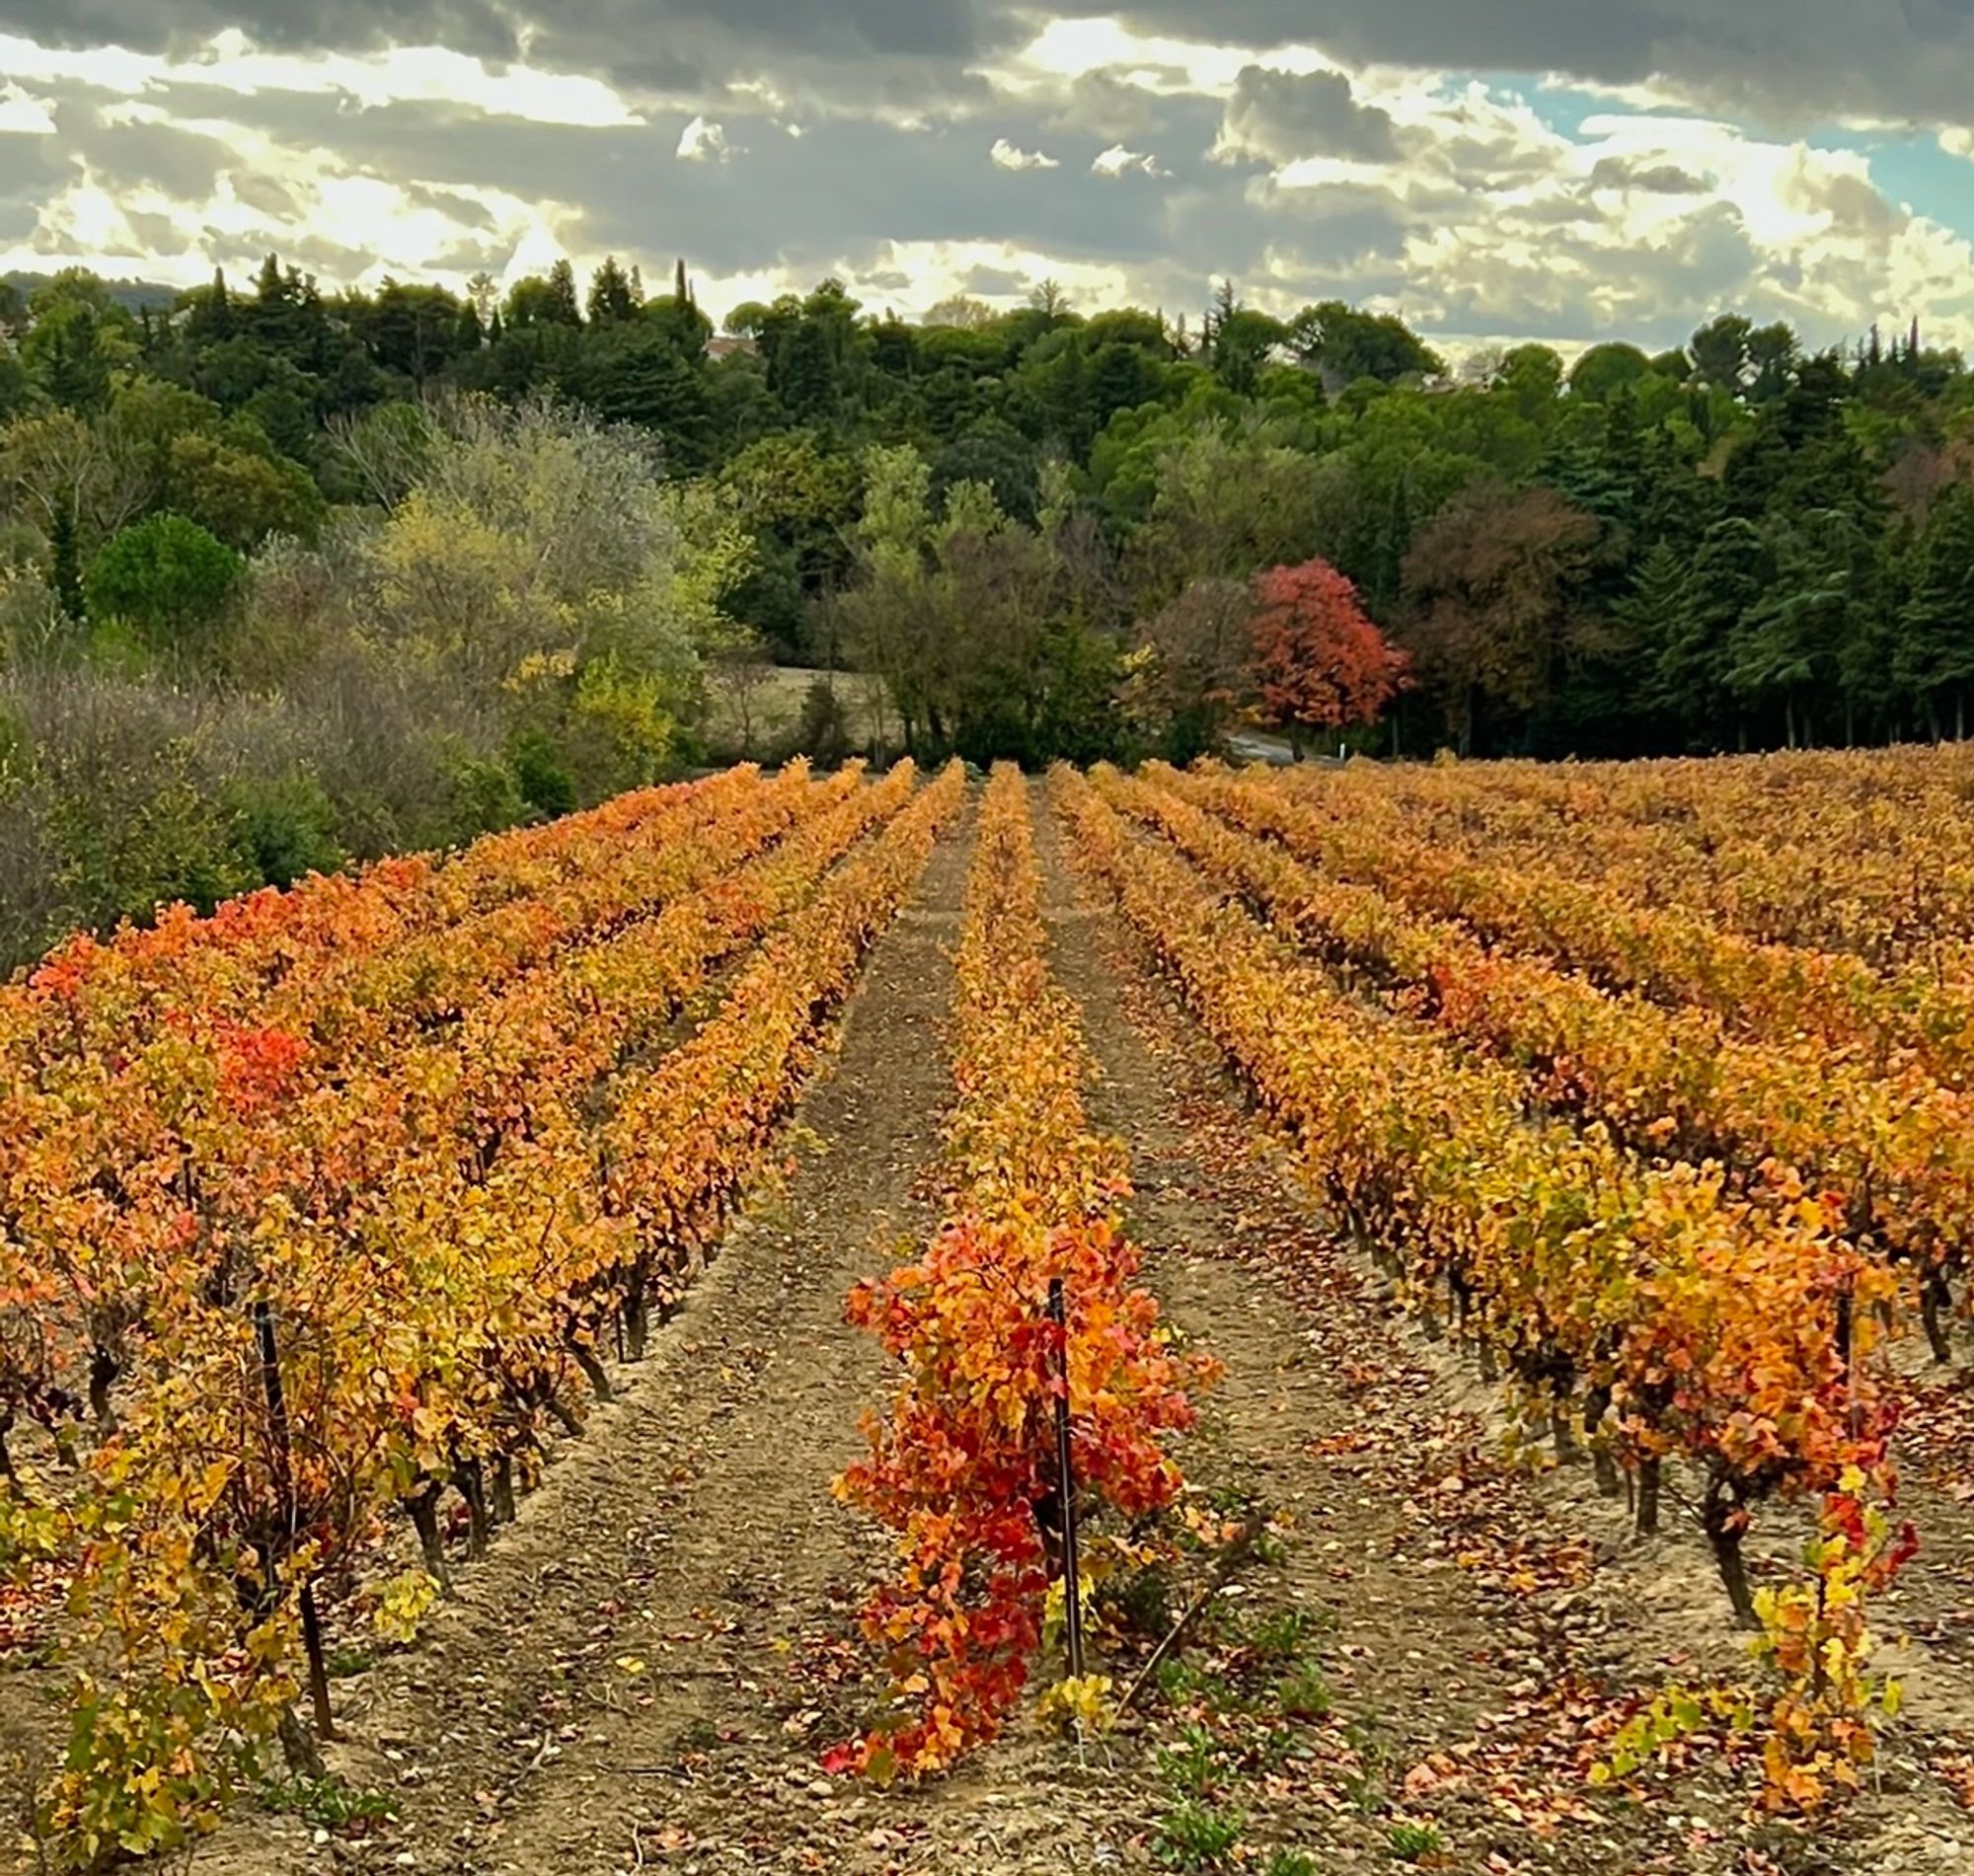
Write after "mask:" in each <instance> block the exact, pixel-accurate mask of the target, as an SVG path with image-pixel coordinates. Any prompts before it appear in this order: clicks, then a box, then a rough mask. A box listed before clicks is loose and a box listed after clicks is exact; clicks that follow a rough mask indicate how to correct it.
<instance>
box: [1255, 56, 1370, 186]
mask: <svg viewBox="0 0 1974 1876" xmlns="http://www.w3.org/2000/svg"><path fill="white" fill-rule="evenodd" d="M1225 141H1226V144H1227V146H1228V147H1229V148H1231V149H1236V150H1240V151H1243V152H1246V153H1248V154H1251V155H1253V156H1257V157H1259V158H1261V159H1262V160H1263V161H1265V162H1268V163H1271V164H1274V165H1276V166H1279V165H1281V164H1284V163H1293V162H1295V161H1296V159H1297V158H1299V157H1308V156H1333V157H1348V158H1352V159H1355V160H1357V161H1359V162H1364V163H1389V162H1393V161H1396V160H1397V157H1398V154H1399V143H1398V138H1397V136H1396V135H1395V134H1394V132H1393V129H1392V118H1391V113H1389V112H1385V111H1380V110H1379V109H1378V108H1377V107H1376V106H1374V105H1362V104H1359V103H1358V102H1357V99H1356V96H1355V94H1354V93H1353V92H1352V90H1351V87H1350V81H1349V79H1347V78H1346V77H1344V75H1343V74H1342V73H1341V72H1308V73H1299V72H1283V71H1274V70H1271V69H1269V68H1268V67H1266V66H1261V65H1249V66H1247V67H1245V68H1244V69H1243V70H1242V72H1241V74H1240V76H1239V77H1238V78H1237V79H1236V80H1235V84H1234V96H1233V97H1232V98H1230V99H1229V100H1228V102H1227V119H1226V132H1225Z"/></svg>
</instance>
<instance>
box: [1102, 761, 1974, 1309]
mask: <svg viewBox="0 0 1974 1876" xmlns="http://www.w3.org/2000/svg"><path fill="white" fill-rule="evenodd" d="M1146 777H1147V780H1146V782H1143V783H1138V782H1127V781H1125V780H1124V779H1123V778H1121V777H1112V778H1108V779H1104V778H1100V786H1101V788H1102V790H1103V792H1104V793H1105V796H1106V798H1108V799H1111V800H1113V801H1114V802H1115V803H1116V804H1117V805H1119V806H1121V807H1123V808H1124V809H1125V810H1126V811H1127V812H1129V813H1132V814H1134V815H1136V816H1138V817H1139V818H1141V819H1145V820H1147V821H1149V822H1150V823H1151V824H1152V825H1154V826H1156V827H1158V828H1159V829H1160V830H1161V831H1162V832H1163V833H1165V834H1166V835H1167V836H1168V837H1169V838H1171V839H1172V840H1173V841H1175V842H1176V843H1177V845H1178V846H1180V847H1181V848H1183V849H1184V851H1185V852H1186V853H1187V854H1188V855H1190V856H1191V857H1192V858H1193V859H1194V860H1196V861H1198V862H1199V863H1201V864H1203V865H1205V866H1206V867H1207V868H1208V869H1209V870H1210V871H1211V872H1213V873H1214V874H1215V875H1216V876H1217V877H1219V878H1222V879H1224V880H1226V881H1227V882H1228V883H1230V884H1231V885H1233V886H1235V887H1236V888H1237V889H1239V890H1240V891H1241V892H1242V893H1243V894H1244V895H1245V896H1246V897H1247V898H1248V899H1249V900H1250V901H1251V902H1253V904H1255V905H1256V906H1257V907H1258V908H1259V909H1260V910H1261V911H1262V912H1263V913H1264V914H1265V916H1266V917H1267V918H1268V920H1269V922H1270V923H1271V924H1272V925H1273V926H1274V927H1275V929H1276V930H1277V931H1278V932H1280V933H1281V934H1282V935H1283V936H1284V937H1285V938H1289V939H1291V940H1292V941H1293V942H1295V943H1297V944H1300V945H1302V946H1304V947H1306V948H1309V949H1312V950H1314V951H1316V952H1317V953H1318V954H1320V955H1321V956H1322V957H1323V958H1324V959H1325V960H1326V961H1327V962H1329V963H1330V964H1331V965H1333V966H1336V967H1340V968H1342V969H1344V970H1346V971H1348V972H1350V973H1352V974H1353V975H1356V976H1359V977H1362V978H1365V979H1367V980H1368V981H1369V983H1370V984H1371V985H1372V986H1374V987H1375V988H1377V989H1379V990H1382V991H1384V992H1386V993H1387V994H1388V995H1390V996H1391V997H1392V999H1393V1001H1394V1002H1395V1003H1396V1004H1398V1005H1399V1006H1400V1007H1402V1008H1404V1009H1405V1010H1407V1011H1409V1012H1412V1013H1419V1014H1423V1015H1428V1016H1430V1017H1431V1018H1433V1019H1434V1020H1435V1021H1437V1022H1438V1023H1440V1024H1441V1025H1442V1026H1443V1027H1445V1028H1446V1029H1447V1030H1448V1031H1450V1032H1451V1033H1452V1034H1454V1035H1456V1036H1458V1037H1460V1038H1461V1039H1462V1040H1463V1041H1465V1042H1468V1043H1471V1044H1474V1045H1476V1046H1479V1047H1480V1048H1483V1049H1485V1050H1488V1051H1490V1052H1492V1053H1494V1054H1496V1055H1499V1056H1500V1057H1502V1058H1503V1059H1504V1060H1506V1061H1509V1062H1512V1063H1515V1064H1518V1065H1519V1066H1521V1067H1522V1068H1523V1070H1524V1071H1525V1072H1526V1073H1527V1074H1528V1076H1529V1077H1530V1081H1531V1085H1532V1086H1531V1094H1532V1098H1535V1099H1537V1100H1539V1102H1540V1103H1541V1104H1542V1105H1543V1106H1544V1107H1545V1108H1548V1109H1552V1110H1555V1111H1558V1112H1564V1113H1574V1114H1580V1115H1586V1116H1592V1117H1595V1118H1596V1119H1598V1120H1601V1121H1602V1122H1604V1123H1605V1124H1606V1125H1607V1126H1609V1127H1610V1128H1611V1129H1612V1131H1613V1133H1614V1135H1615V1136H1616V1137H1617V1138H1618V1139H1620V1140H1621V1141H1623V1142H1624V1143H1625V1144H1626V1145H1628V1146H1630V1147H1632V1148H1633V1149H1634V1150H1636V1151H1638V1152H1641V1153H1644V1154H1647V1155H1667V1156H1670V1157H1673V1158H1676V1159H1682V1160H1690V1161H1699V1160H1701V1159H1704V1158H1709V1157H1710V1158H1715V1159H1718V1160H1720V1161H1721V1162H1723V1163H1725V1164H1726V1165H1727V1166H1728V1167H1729V1168H1730V1169H1731V1171H1732V1172H1733V1173H1734V1174H1735V1176H1736V1177H1737V1178H1738V1179H1739V1180H1741V1181H1742V1182H1743V1183H1749V1184H1753V1185H1756V1186H1759V1185H1762V1184H1766V1183H1768V1182H1770V1181H1771V1180H1772V1178H1773V1175H1774V1172H1775V1169H1776V1167H1777V1165H1778V1164H1780V1165H1782V1166H1786V1167H1789V1168H1792V1169H1793V1171H1794V1172H1795V1173H1796V1174H1797V1175H1799V1176H1800V1178H1801V1179H1802V1180H1803V1181H1804V1182H1806V1183H1809V1184H1812V1185H1814V1186H1815V1187H1816V1188H1817V1189H1818V1190H1819V1191H1820V1192H1823V1193H1826V1194H1828V1195H1829V1196H1830V1197H1831V1198H1832V1199H1833V1200H1834V1201H1835V1202H1836V1204H1837V1205H1838V1206H1839V1207H1840V1208H1841V1212H1842V1216H1843V1220H1844V1228H1845V1230H1846V1232H1847V1234H1848V1235H1849V1236H1850V1237H1851V1238H1852V1239H1853V1240H1854V1241H1855V1242H1857V1243H1858V1244H1859V1245H1860V1248H1864V1249H1867V1250H1868V1249H1870V1248H1872V1247H1881V1248H1882V1249H1883V1250H1884V1252H1885V1253H1886V1254H1887V1255H1889V1256H1890V1257H1891V1258H1892V1259H1894V1260H1895V1261H1896V1262H1897V1263H1898V1264H1899V1265H1901V1266H1902V1267H1903V1268H1904V1270H1905V1271H1907V1272H1909V1273H1910V1275H1911V1278H1912V1280H1913V1282H1914V1283H1915V1284H1916V1286H1917V1288H1918V1290H1919V1294H1920V1296H1921V1298H1922V1301H1923V1302H1925V1303H1927V1304H1929V1305H1930V1306H1931V1308H1933V1309H1936V1308H1937V1306H1938V1304H1939V1303H1941V1302H1943V1301H1944V1300H1945V1298H1944V1291H1945V1286H1946V1285H1947V1283H1948V1281H1949V1279H1951V1278H1953V1277H1955V1276H1958V1275H1961V1274H1963V1273H1964V1268H1965V1255H1966V1252H1965V1246H1966V1244H1967V1242H1968V1241H1969V1238H1970V1237H1974V1104H1970V1101H1969V1098H1968V1096H1967V1095H1965V1094H1964V1093H1961V1092H1959V1091H1958V1090H1956V1089H1953V1088H1946V1087H1943V1086H1941V1085H1940V1084H1939V1083H1938V1082H1936V1081H1935V1080H1934V1079H1933V1078H1932V1077H1931V1076H1929V1075H1928V1074H1926V1073H1925V1071H1924V1070H1922V1069H1920V1068H1919V1067H1918V1066H1917V1065H1908V1066H1907V1067H1906V1068H1904V1069H1903V1070H1901V1071H1898V1072H1892V1071H1890V1070H1888V1069H1885V1068H1881V1067H1876V1066H1873V1065H1871V1064H1868V1063H1866V1062H1865V1061H1863V1060H1860V1059H1858V1058H1857V1057H1855V1056H1846V1055H1844V1054H1842V1053H1833V1052H1832V1051H1831V1050H1830V1049H1829V1047H1828V1046H1827V1045H1826V1044H1825V1043H1824V1042H1822V1041H1821V1040H1820V1039H1818V1038H1815V1037H1811V1036H1805V1035H1801V1034H1791V1033H1790V1032H1789V1031H1788V1030H1787V1029H1786V1028H1785V1027H1779V1028H1778V1029H1777V1030H1775V1031H1773V1032H1769V1033H1763V1034H1760V1035H1756V1036H1749V1035H1745V1034H1736V1033H1730V1031H1729V1028H1728V1025H1727V1024H1726V1023H1725V1022H1724V1021H1723V1019H1722V1018H1721V1017H1720V1016H1719V1015H1718V1014H1716V1013H1713V1012H1711V1011H1708V1010H1702V1009H1696V1008H1692V1007H1686V1008H1675V1009H1667V1008H1665V1007H1664V1006H1662V1005H1659V1004H1656V1003H1653V1002H1651V1001H1649V1000H1648V999H1646V998H1644V997H1641V996H1639V995H1637V994H1636V993H1634V992H1628V991H1623V990H1612V991H1606V990H1603V989H1600V988H1599V987H1598V986H1597V985H1596V984H1594V983H1592V982H1591V981H1589V980H1588V979H1587V978H1584V977H1582V976H1580V975H1577V974H1575V973H1572V972H1569V971H1566V970H1563V969H1561V968H1559V967H1558V966H1557V965H1556V963H1554V962H1552V961H1551V960H1550V959H1548V958H1546V957H1542V956H1537V955H1528V954H1521V953H1518V952H1516V951H1513V950H1508V949H1503V948H1489V947H1488V946H1486V945H1484V944H1483V943H1482V942H1481V941H1480V938H1478V937H1476V935H1475V934H1474V933H1473V932H1471V931H1469V930H1467V929H1466V928H1464V927H1463V926H1461V925H1459V924H1457V923H1455V922H1454V921H1452V920H1450V919H1445V918H1433V917H1430V916H1427V915H1422V914H1413V913H1408V912H1406V911H1405V908H1404V907H1403V906H1402V905H1400V904H1399V903H1397V902H1396V901H1395V900H1393V899H1391V898H1388V897H1387V896H1386V895H1385V894H1384V893H1383V892H1381V891H1380V890H1379V889H1378V888H1377V887H1376V886H1369V885H1359V884H1353V883H1351V882H1349V881H1346V880H1339V879H1335V878H1332V877H1331V876H1329V874H1328V873H1325V872H1323V871H1320V870H1318V869H1317V868H1316V867H1314V866H1311V865H1308V864H1305V863H1303V862H1302V861H1300V860H1299V859H1298V858H1297V857H1296V855H1295V854H1294V853H1292V852H1290V851H1288V849H1287V848H1286V847H1285V846H1284V845H1282V844H1280V843H1278V842H1275V841H1267V840H1263V839H1258V838H1244V837H1243V834H1242V833H1241V832H1239V831H1237V830H1249V829H1252V830H1254V831H1255V832H1257V833H1258V832H1261V831H1269V830H1287V831H1289V832H1291V833H1293V832H1294V831H1295V830H1296V829H1298V828H1300V827H1301V826H1302V825H1303V823H1301V822H1300V821H1299V820H1297V819H1295V818H1293V817H1292V816H1285V815H1284V814H1283V813H1282V811H1281V806H1282V804H1281V803H1280V801H1279V799H1278V798H1277V797H1276V796H1275V795H1274V794H1273V792H1272V791H1271V790H1269V789H1268V788H1265V787H1261V788H1256V787H1254V786H1253V785H1249V784H1243V783H1239V782H1235V781H1233V780H1232V779H1230V778H1228V777H1225V776H1223V775H1216V774H1212V773H1204V774H1199V775H1192V776H1179V775H1177V774H1176V773H1175V772H1174V771H1172V770H1171V769H1169V768H1166V767H1164V766H1163V765H1158V764H1155V765H1152V766H1151V767H1150V768H1149V769H1148V770H1147V772H1146ZM1202 810H1211V811H1210V812H1205V811H1202ZM1229 823H1231V824H1232V825H1229ZM1676 922H1690V915H1678V914H1675V915H1670V916H1669V917H1668V918H1667V919H1666V923H1667V924H1668V925H1671V924H1673V923H1676ZM1745 1014H1748V1013H1744V1015H1745ZM1929 1319H1930V1320H1931V1317H1929Z"/></svg>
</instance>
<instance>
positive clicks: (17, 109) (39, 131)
mask: <svg viewBox="0 0 1974 1876" xmlns="http://www.w3.org/2000/svg"><path fill="white" fill-rule="evenodd" d="M54 128H55V120H54V117H53V116H52V115H51V114H50V113H49V111H48V107H47V106H46V104H44V103H43V102H42V101H41V100H40V99H38V98H34V97H31V96H29V94H28V93H27V92H25V91H23V90H22V89H21V88H20V86H18V85H0V136H5V135H13V136H27V137H47V136H52V135H53V134H54Z"/></svg>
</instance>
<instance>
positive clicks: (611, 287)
mask: <svg viewBox="0 0 1974 1876" xmlns="http://www.w3.org/2000/svg"><path fill="white" fill-rule="evenodd" d="M637 313H638V304H637V301H636V300H634V299H633V298H632V296H631V281H630V276H629V275H627V274H626V273H625V271H624V269H623V268H622V267H620V266H619V265H618V264H617V257H616V256H615V255H614V254H613V255H607V256H605V257H604V262H603V264H602V265H601V266H600V267H598V268H597V269H596V271H595V272H594V273H592V274H591V275H590V276H589V323H590V325H592V326H621V325H623V324H624V323H625V322H626V321H628V320H632V319H635V318H636V317H637Z"/></svg>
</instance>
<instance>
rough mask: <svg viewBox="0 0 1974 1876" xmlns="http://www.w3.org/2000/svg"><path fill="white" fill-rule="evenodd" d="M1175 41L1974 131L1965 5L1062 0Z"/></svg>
mask: <svg viewBox="0 0 1974 1876" xmlns="http://www.w3.org/2000/svg"><path fill="white" fill-rule="evenodd" d="M1053 10H1054V11H1055V12H1057V13H1059V14H1068V15H1073V16H1080V17H1099V16H1102V15H1107V14H1113V13H1117V12H1119V11H1121V12H1122V13H1123V15H1124V17H1125V18H1126V19H1127V20H1129V21H1130V22H1131V23H1132V24H1134V25H1136V26H1138V27H1140V28H1142V29H1145V30H1148V31H1155V32H1158V33H1163V34H1170V35H1173V36H1176V37H1178V38H1210V39H1211V40H1213V41H1215V42H1218V43H1220V44H1232V45H1249V46H1254V47H1256V48H1268V47H1274V46H1280V45H1286V44H1294V43H1300V44H1310V45H1315V46H1318V47H1319V48H1321V49H1322V50H1324V51H1326V52H1329V53H1330V54H1332V55H1333V56H1335V57H1337V58H1339V59H1341V60H1343V61H1344V62H1346V63H1349V64H1364V63H1390V64H1397V65H1409V66H1415V67H1421V68H1424V69H1428V70H1435V71H1443V70H1455V71H1459V70H1469V71H1514V72H1528V73H1534V74H1543V73H1555V74H1558V75H1561V76H1564V77H1569V78H1575V79H1579V80H1586V81H1590V82H1593V83H1601V84H1611V85H1634V84H1642V83H1644V82H1646V81H1648V80H1652V79H1662V80H1665V81H1667V82H1669V83H1670V84H1671V85H1673V86H1674V87H1675V88H1677V89H1679V90H1680V91H1682V92H1683V93H1685V94H1686V95H1688V96H1690V97H1693V98H1695V99H1698V100H1705V101H1708V102H1709V103H1711V104H1712V105H1715V106H1717V107H1719V108H1721V109H1723V110H1738V111H1744V112H1747V113H1753V114H1756V115H1758V116H1760V117H1761V118H1762V119H1763V120H1764V121H1766V122H1770V123H1788V124H1797V125H1800V124H1806V123H1812V122H1815V121H1817V120H1819V119H1821V118H1823V117H1826V116H1828V115H1830V114H1833V113H1864V114H1871V115H1879V116H1885V117H1890V118H1894V119H1901V120H1904V119H1911V120H1914V121H1918V122H1942V123H1967V122H1974V4H1971V3H1970V0H1596V3H1595V4H1586V3H1585V0H1458V4H1449V0H1326V4H1324V5H1323V6H1321V7H1318V6H1313V5H1310V4H1308V0H1217V4H1216V5H1215V6H1214V7H1213V8H1212V9H1211V10H1210V11H1204V10H1202V9H1201V8H1199V7H1198V6H1197V5H1196V4H1195V0H1056V5H1055V7H1054V8H1053Z"/></svg>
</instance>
